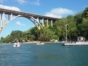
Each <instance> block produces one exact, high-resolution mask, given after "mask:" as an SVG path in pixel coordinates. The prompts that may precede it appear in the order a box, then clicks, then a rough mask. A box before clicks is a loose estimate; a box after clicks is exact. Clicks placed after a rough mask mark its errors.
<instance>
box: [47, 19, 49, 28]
mask: <svg viewBox="0 0 88 66" xmlns="http://www.w3.org/2000/svg"><path fill="white" fill-rule="evenodd" d="M47 27H49V24H48V19H47Z"/></svg>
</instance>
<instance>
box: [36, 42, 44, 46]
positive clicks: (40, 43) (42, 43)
mask: <svg viewBox="0 0 88 66" xmlns="http://www.w3.org/2000/svg"><path fill="white" fill-rule="evenodd" d="M36 44H37V45H44V44H45V43H44V42H38V43H36Z"/></svg>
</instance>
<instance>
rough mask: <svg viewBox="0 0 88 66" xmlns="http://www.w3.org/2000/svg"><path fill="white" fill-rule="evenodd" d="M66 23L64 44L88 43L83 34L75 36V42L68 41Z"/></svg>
mask: <svg viewBox="0 0 88 66" xmlns="http://www.w3.org/2000/svg"><path fill="white" fill-rule="evenodd" d="M67 40H68V39H67V24H66V41H65V43H64V45H88V41H85V38H84V37H83V36H79V37H77V41H76V42H68V41H67Z"/></svg>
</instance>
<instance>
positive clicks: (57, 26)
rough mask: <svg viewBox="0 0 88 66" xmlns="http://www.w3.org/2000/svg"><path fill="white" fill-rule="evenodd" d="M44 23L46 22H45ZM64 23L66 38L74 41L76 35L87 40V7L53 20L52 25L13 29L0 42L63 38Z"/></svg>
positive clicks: (64, 35)
mask: <svg viewBox="0 0 88 66" xmlns="http://www.w3.org/2000/svg"><path fill="white" fill-rule="evenodd" d="M45 23H46V22H45ZM66 24H68V26H67V34H68V35H67V38H68V40H72V41H76V40H77V37H78V36H84V37H85V38H86V40H88V7H87V8H85V9H84V10H83V11H82V12H78V13H77V14H76V15H75V16H73V15H68V16H67V17H66V18H61V19H60V20H58V21H57V22H54V24H53V26H49V27H43V28H42V29H41V30H39V29H38V28H37V27H33V28H31V29H28V30H27V31H25V32H22V31H20V30H14V31H12V32H11V34H10V35H8V36H6V37H5V38H3V37H1V40H0V42H4V43H8V42H15V41H17V40H19V41H20V42H24V41H25V42H27V41H50V40H52V39H57V40H61V41H63V40H65V37H66V26H65V25H66Z"/></svg>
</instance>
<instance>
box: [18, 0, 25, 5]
mask: <svg viewBox="0 0 88 66" xmlns="http://www.w3.org/2000/svg"><path fill="white" fill-rule="evenodd" d="M17 2H18V3H19V4H24V3H27V2H26V0H17Z"/></svg>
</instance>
